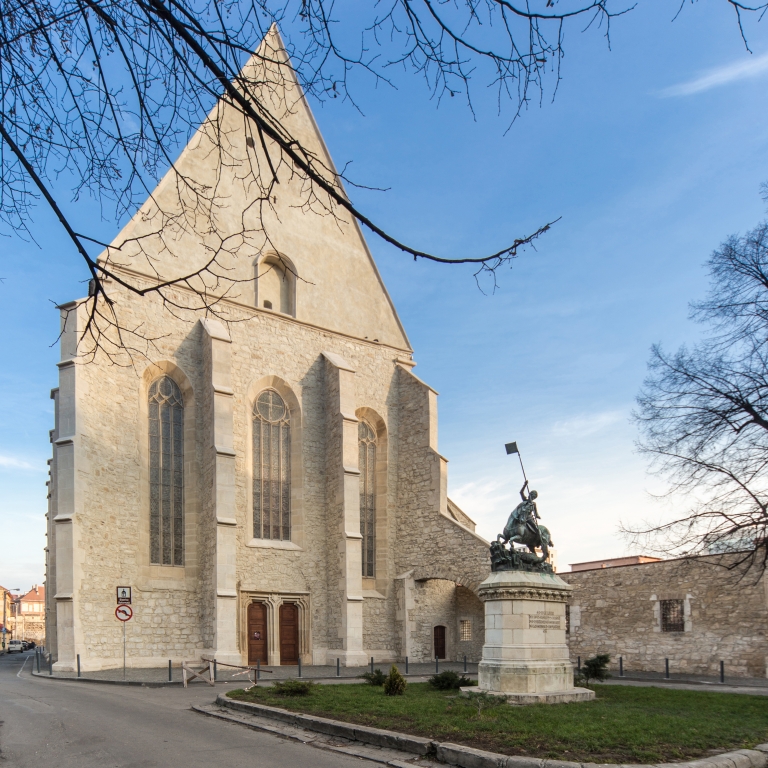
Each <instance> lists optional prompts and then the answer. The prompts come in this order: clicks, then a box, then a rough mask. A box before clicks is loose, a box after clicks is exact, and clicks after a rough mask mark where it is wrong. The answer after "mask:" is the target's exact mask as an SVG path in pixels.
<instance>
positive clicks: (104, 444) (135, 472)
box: [46, 29, 490, 671]
mask: <svg viewBox="0 0 768 768" xmlns="http://www.w3.org/2000/svg"><path fill="white" fill-rule="evenodd" d="M267 49H268V50H269V52H270V55H269V56H264V55H263V54H264V50H267ZM260 54H261V56H260ZM265 62H266V63H265ZM248 67H250V68H252V69H258V68H261V70H263V71H260V72H258V78H260V80H261V81H263V82H265V83H268V84H269V83H271V87H270V88H267V86H266V85H265V89H266V90H265V94H266V95H265V96H264V98H265V100H266V101H269V100H270V99H271V100H272V102H271V103H272V104H273V108H274V109H273V111H274V112H275V113H276V112H277V111H278V110H279V111H280V115H279V117H280V122H281V124H282V125H283V126H287V128H286V129H287V130H290V132H291V134H292V135H293V136H294V137H296V139H297V140H299V141H300V142H301V145H302V146H303V147H306V148H308V149H309V150H311V151H312V152H313V153H314V155H315V157H316V158H319V159H320V160H321V161H322V163H323V164H324V165H325V167H327V168H331V169H332V168H333V162H332V160H331V158H330V155H329V154H328V151H327V149H326V146H325V144H324V142H323V139H322V136H321V135H320V133H319V131H318V128H317V125H316V123H315V120H314V118H313V115H312V113H311V111H310V109H309V106H308V104H307V101H306V99H305V97H304V95H303V93H302V91H301V89H300V87H299V85H298V82H297V81H296V78H295V73H293V70H292V69H291V68H290V62H289V60H288V57H287V55H286V54H285V50H284V48H283V46H282V43H281V41H280V37H279V34H278V32H277V31H276V30H274V29H273V30H272V31H271V32H270V35H269V36H268V37H267V38H266V39H265V41H264V43H263V45H262V48H261V49H260V52H257V55H256V56H255V57H254V59H252V60H251V61H250V62H249V64H248V65H247V66H246V69H247V68H248ZM275 72H278V74H279V78H276V77H275ZM258 78H257V79H258ZM270 78H272V79H271V80H270ZM214 126H215V131H216V140H215V141H214V139H213V138H212V136H213V130H214V128H213V127H214ZM248 130H249V128H248V125H247V124H246V122H245V121H244V120H243V116H242V115H241V114H240V113H238V112H237V111H236V110H235V109H234V108H233V107H232V106H231V104H229V103H225V102H224V101H221V102H219V103H218V104H217V105H216V106H215V107H214V109H213V110H212V112H211V114H210V115H209V117H208V119H207V120H206V121H205V122H204V123H203V125H202V126H201V127H200V128H199V130H198V131H197V132H196V133H195V134H194V135H193V136H192V138H191V140H190V142H189V144H188V145H187V147H186V148H185V149H184V151H183V152H182V154H181V156H180V157H179V158H178V160H177V162H176V164H175V166H174V169H172V170H171V171H169V172H168V174H167V175H166V176H165V177H164V178H163V179H162V180H161V182H160V184H159V185H158V187H157V189H156V190H155V191H154V192H153V194H152V195H151V196H150V197H149V199H148V200H147V202H146V203H145V204H144V205H143V206H142V207H141V208H140V210H139V211H138V212H137V213H136V215H135V216H134V217H133V218H132V219H131V220H130V221H129V222H128V223H127V224H126V226H125V227H124V229H123V231H122V232H120V233H119V235H118V236H117V237H116V238H115V240H114V241H113V243H112V245H111V246H110V248H108V249H106V250H105V251H104V253H103V254H102V255H101V256H100V257H99V262H100V264H102V265H106V266H107V267H108V269H109V270H110V273H111V275H112V278H110V279H108V280H107V281H106V282H107V285H108V288H109V292H110V296H111V297H112V298H113V299H114V301H115V308H116V314H117V316H118V317H119V318H120V322H121V328H122V329H123V330H124V331H126V332H125V333H124V335H123V337H122V341H123V347H119V345H115V346H114V347H109V344H114V343H115V331H114V329H112V336H110V331H109V330H107V331H104V336H103V338H102V339H101V340H100V343H99V346H98V348H95V347H93V346H92V345H91V347H89V346H88V344H89V343H91V342H92V340H93V334H92V333H90V332H86V333H85V335H84V331H87V328H88V322H89V308H90V306H91V305H92V301H89V299H88V297H83V298H81V299H77V300H75V301H72V302H70V303H68V304H65V305H62V306H61V308H60V309H61V314H62V335H61V360H60V362H59V363H58V377H59V382H58V387H57V388H56V389H54V390H53V392H52V395H51V396H52V398H53V400H54V403H55V424H54V428H53V430H52V432H51V442H52V445H53V456H52V459H51V461H50V480H49V509H48V528H47V532H48V533H47V535H48V543H47V561H46V571H47V575H46V635H47V646H48V648H49V649H50V650H51V651H52V653H53V658H54V661H55V664H54V669H55V670H61V671H64V670H73V669H75V667H76V664H77V658H78V656H79V657H80V664H81V668H82V669H83V670H86V671H87V670H98V669H107V668H110V667H117V666H120V665H122V663H123V626H122V624H121V622H120V621H118V620H117V618H116V615H115V610H116V607H117V603H116V590H117V588H118V587H130V588H131V605H130V608H131V610H132V611H133V618H132V619H131V620H130V621H129V622H128V623H127V624H126V644H127V651H126V655H127V664H128V665H129V666H136V667H161V666H164V665H166V664H167V663H168V660H169V659H170V660H172V661H173V662H174V664H178V663H179V662H181V661H188V662H194V661H200V660H202V659H216V660H218V661H219V662H222V663H228V664H242V665H245V664H256V662H257V661H260V663H261V664H262V665H278V664H297V663H298V661H299V660H301V662H302V663H303V664H335V663H336V660H337V659H339V660H340V663H341V665H342V666H362V665H365V664H367V663H368V661H369V660H370V658H371V657H373V658H374V659H375V660H376V661H377V662H384V661H389V660H403V659H404V658H405V657H406V656H407V657H409V659H410V660H412V661H417V660H429V659H433V658H434V657H435V656H439V657H441V658H445V659H461V658H462V657H463V656H464V655H466V656H467V657H468V658H469V659H470V660H472V661H478V660H479V659H480V652H481V647H482V644H483V606H482V603H481V602H480V601H479V599H478V597H477V595H476V592H475V590H476V587H477V585H478V584H479V583H480V582H481V581H482V580H483V579H484V578H485V577H486V576H487V575H488V573H489V571H490V561H489V557H488V543H487V542H486V541H485V540H483V539H482V538H481V537H480V536H478V535H477V534H476V533H475V532H474V528H475V526H474V523H473V522H472V521H471V520H470V519H469V518H468V517H467V516H466V515H465V514H464V513H463V512H462V511H461V510H460V509H459V508H458V507H457V506H456V505H455V504H453V503H452V502H451V501H450V499H448V497H447V460H446V459H445V458H444V457H443V456H442V455H441V454H440V453H439V450H438V441H437V434H438V429H437V393H436V392H435V391H434V390H433V389H432V388H431V387H430V386H429V385H428V384H426V383H425V382H423V381H421V380H420V379H419V378H418V377H417V376H416V375H415V374H414V372H413V368H414V365H415V362H414V359H413V350H412V349H411V345H410V343H409V341H408V337H407V335H406V332H405V330H404V328H403V326H402V324H401V322H400V319H399V318H398V315H397V312H396V310H395V307H394V305H393V303H392V300H391V298H390V296H389V294H388V293H387V290H386V288H385V286H384V284H383V282H382V279H381V276H380V274H379V272H378V270H377V268H376V264H375V263H374V260H373V258H372V256H371V253H370V251H369V250H368V247H367V245H366V243H365V240H364V239H363V236H362V233H361V231H360V229H359V227H358V225H357V223H356V222H355V221H354V220H352V219H351V217H350V216H348V215H346V214H345V213H344V212H343V211H340V210H338V209H337V210H336V211H335V212H334V214H333V215H329V214H328V211H327V210H319V208H322V206H317V205H314V204H312V202H311V201H310V203H308V202H307V197H306V183H305V181H302V180H301V179H300V178H297V176H296V174H295V173H292V172H291V170H290V169H286V168H278V173H279V174H282V175H281V177H280V183H279V184H276V185H275V186H274V188H273V189H272V190H271V192H270V196H269V198H268V199H267V200H266V205H265V204H264V203H265V200H264V199H263V196H262V198H261V199H259V200H256V199H255V197H257V194H256V192H254V190H256V189H257V188H259V186H258V185H255V184H253V183H252V179H251V180H250V181H249V179H248V174H247V173H245V172H244V171H243V169H244V168H247V167H252V164H253V163H252V161H253V158H254V157H255V153H257V152H258V151H260V141H259V139H258V138H257V139H256V141H255V142H254V139H253V138H252V137H251V135H250V134H249V133H248ZM222 143H225V144H226V146H225V147H223V148H222ZM249 163H250V166H249ZM251 172H252V171H251ZM255 173H257V174H258V173H262V169H260V170H257V171H256V172H255ZM179 179H183V180H185V181H184V183H185V184H188V187H187V188H186V191H183V192H180V191H179V188H180V181H179ZM214 188H216V189H217V190H218V192H217V194H218V195H219V197H218V200H219V202H218V207H217V208H216V210H214V209H213V208H212V207H210V206H209V208H208V209H207V211H208V213H207V215H208V217H209V220H204V219H205V217H204V216H203V215H202V213H201V210H202V208H198V209H196V215H195V216H190V215H189V209H187V210H186V211H182V210H181V208H180V206H181V207H183V206H184V205H188V201H189V197H190V195H192V192H190V190H197V191H198V192H199V194H200V195H201V197H205V194H207V192H206V190H211V189H214ZM207 199H209V200H210V199H211V198H210V197H209V198H207ZM203 208H204V206H203ZM255 208H258V209H259V212H258V217H255V214H254V210H255ZM214 216H215V218H216V221H215V222H213V217H214ZM249 216H254V218H253V221H255V222H256V223H254V224H252V225H251V224H248V226H245V225H244V224H243V222H248V220H249ZM246 230H249V231H251V232H252V233H253V232H258V233H260V234H259V237H256V236H255V235H254V236H248V235H247V234H246ZM266 232H268V237H267V236H266V235H265V234H264V233H266ZM222 233H223V234H222ZM212 253H216V254H217V261H216V269H218V270H219V272H218V273H216V271H215V269H213V268H208V271H207V272H206V271H205V270H202V271H201V272H200V275H201V276H200V277H199V278H195V279H190V280H188V281H183V282H179V283H176V284H174V285H172V286H171V287H170V288H169V289H168V290H166V291H164V292H162V293H157V292H154V293H153V292H149V293H146V294H145V295H143V296H139V295H137V294H136V293H134V292H131V291H129V290H127V289H125V288H124V287H121V284H120V281H121V280H124V281H125V282H126V283H130V284H131V285H134V286H140V287H147V288H150V287H152V286H156V285H159V284H161V283H163V282H164V281H167V280H170V279H172V278H173V277H174V276H177V275H179V274H194V273H196V271H197V270H201V269H202V267H201V265H205V264H208V263H210V261H211V254H212ZM403 268H404V269H407V268H408V261H407V260H404V263H403ZM212 274H215V275H216V280H211V279H210V278H211V275H212ZM195 280H197V282H195ZM206 280H207V281H208V282H206ZM201 286H203V288H202V289H201ZM201 290H202V291H203V292H205V293H206V295H208V296H209V297H214V299H215V301H212V302H211V303H210V306H208V307H207V310H200V309H194V304H195V301H197V297H198V296H199V295H200V293H201ZM126 329H127V330H126ZM137 339H138V340H137ZM139 340H143V342H145V343H146V344H145V346H141V343H140V341H139ZM126 348H127V349H128V353H127V355H128V357H127V358H126V357H125V355H126V353H125V349H126ZM121 355H123V357H120V356H121ZM118 358H119V359H118ZM126 361H127V362H126Z"/></svg>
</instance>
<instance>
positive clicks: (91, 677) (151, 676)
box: [29, 658, 477, 687]
mask: <svg viewBox="0 0 768 768" xmlns="http://www.w3.org/2000/svg"><path fill="white" fill-rule="evenodd" d="M29 663H30V665H33V664H34V658H32V659H31V660H30V662H29ZM192 666H193V667H194V668H195V669H199V668H200V666H201V665H199V664H193V665H192ZM391 666H392V662H382V663H380V664H374V665H373V668H374V669H380V670H381V671H382V672H384V673H385V674H386V673H387V672H389V670H390V668H391ZM395 666H396V667H397V668H398V669H399V670H400V672H402V673H403V674H405V664H403V663H399V662H398V663H397V664H395ZM439 668H440V671H441V672H442V671H444V670H446V669H452V670H453V671H454V672H458V673H459V674H462V673H463V670H464V664H463V663H462V662H460V661H441V662H440V667H439ZM370 670H371V668H370V666H367V667H340V668H339V677H337V676H336V666H335V665H334V666H331V665H327V666H320V665H318V666H302V668H301V676H302V678H303V679H307V680H323V681H326V682H334V681H335V680H340V679H344V680H345V681H350V682H351V681H352V680H354V679H355V678H359V677H360V675H362V674H364V673H365V672H370ZM244 673H246V670H243V669H232V668H229V667H225V666H218V665H217V668H216V680H217V682H228V683H238V682H242V683H243V685H244V686H246V685H248V674H244ZM255 673H256V670H255V669H253V670H251V672H250V678H251V679H253V675H254V674H255ZM33 674H35V675H37V667H36V666H34V673H33ZM434 674H435V663H434V662H428V663H416V664H409V665H408V675H407V676H408V678H410V679H414V680H415V679H417V678H422V679H424V680H426V679H427V678H428V677H430V676H431V675H434ZM466 674H467V676H468V677H471V678H473V679H477V664H470V663H467V673H466ZM298 675H299V668H298V667H296V666H290V667H289V666H286V667H267V666H262V667H261V682H263V683H268V682H271V681H272V680H288V679H295V678H297V677H298ZM40 677H52V678H53V679H55V680H78V679H79V680H80V681H87V682H100V683H119V684H122V683H125V684H128V685H150V686H153V687H154V686H166V685H181V684H182V677H181V666H180V665H174V667H173V669H172V678H173V679H172V681H170V682H169V680H168V667H167V666H166V667H161V668H157V667H153V668H131V667H128V668H127V669H126V670H125V677H123V668H122V667H118V668H116V669H104V670H99V671H97V672H86V671H83V672H82V675H81V677H80V678H78V677H77V672H54V673H53V675H49V674H48V667H47V666H46V665H44V664H42V663H41V666H40ZM194 682H195V683H199V682H200V681H198V680H195V681H194ZM190 685H191V683H190Z"/></svg>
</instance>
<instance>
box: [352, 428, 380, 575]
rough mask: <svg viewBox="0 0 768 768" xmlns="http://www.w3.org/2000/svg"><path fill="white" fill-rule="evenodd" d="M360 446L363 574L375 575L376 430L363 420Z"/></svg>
mask: <svg viewBox="0 0 768 768" xmlns="http://www.w3.org/2000/svg"><path fill="white" fill-rule="evenodd" d="M357 437H358V441H359V448H360V533H361V534H362V536H363V576H364V577H371V578H372V577H373V576H375V575H376V574H375V562H376V560H375V558H376V538H375V527H376V432H375V431H374V429H373V427H371V426H370V424H368V423H366V422H365V421H361V422H360V423H359V424H358V427H357Z"/></svg>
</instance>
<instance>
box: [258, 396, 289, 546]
mask: <svg viewBox="0 0 768 768" xmlns="http://www.w3.org/2000/svg"><path fill="white" fill-rule="evenodd" d="M290 420H291V415H290V412H289V411H288V408H287V407H286V405H285V402H284V401H283V398H282V397H280V395H278V394H277V392H275V391H274V390H273V389H266V390H264V391H263V392H262V393H261V394H260V395H259V396H258V398H256V402H255V403H254V406H253V536H254V538H256V539H278V540H280V539H282V540H283V541H290V538H291V423H290Z"/></svg>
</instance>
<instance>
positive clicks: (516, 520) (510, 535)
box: [499, 481, 541, 544]
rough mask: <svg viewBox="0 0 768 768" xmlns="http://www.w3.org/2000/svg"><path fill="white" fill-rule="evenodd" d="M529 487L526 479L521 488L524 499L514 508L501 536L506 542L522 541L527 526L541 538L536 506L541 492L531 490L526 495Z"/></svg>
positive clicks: (537, 537) (521, 495)
mask: <svg viewBox="0 0 768 768" xmlns="http://www.w3.org/2000/svg"><path fill="white" fill-rule="evenodd" d="M527 487H528V482H527V481H526V482H525V484H524V485H523V487H522V488H521V489H520V498H521V499H522V501H521V502H520V504H518V505H517V506H516V507H515V508H514V510H512V514H511V515H510V516H509V520H507V524H506V525H505V526H504V533H503V534H502V535H501V536H500V537H499V539H500V540H502V541H503V542H504V543H505V544H506V543H507V542H508V541H512V542H515V541H517V542H522V539H523V536H524V529H525V528H528V530H530V532H531V533H532V534H533V535H534V536H535V537H536V539H538V540H540V539H541V531H540V530H539V524H538V523H537V522H536V521H537V520H538V519H539V517H540V515H539V510H538V509H537V507H536V499H537V498H538V496H539V494H538V493H537V492H536V491H530V492H529V494H528V495H527V496H526V494H525V490H526V488H527Z"/></svg>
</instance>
